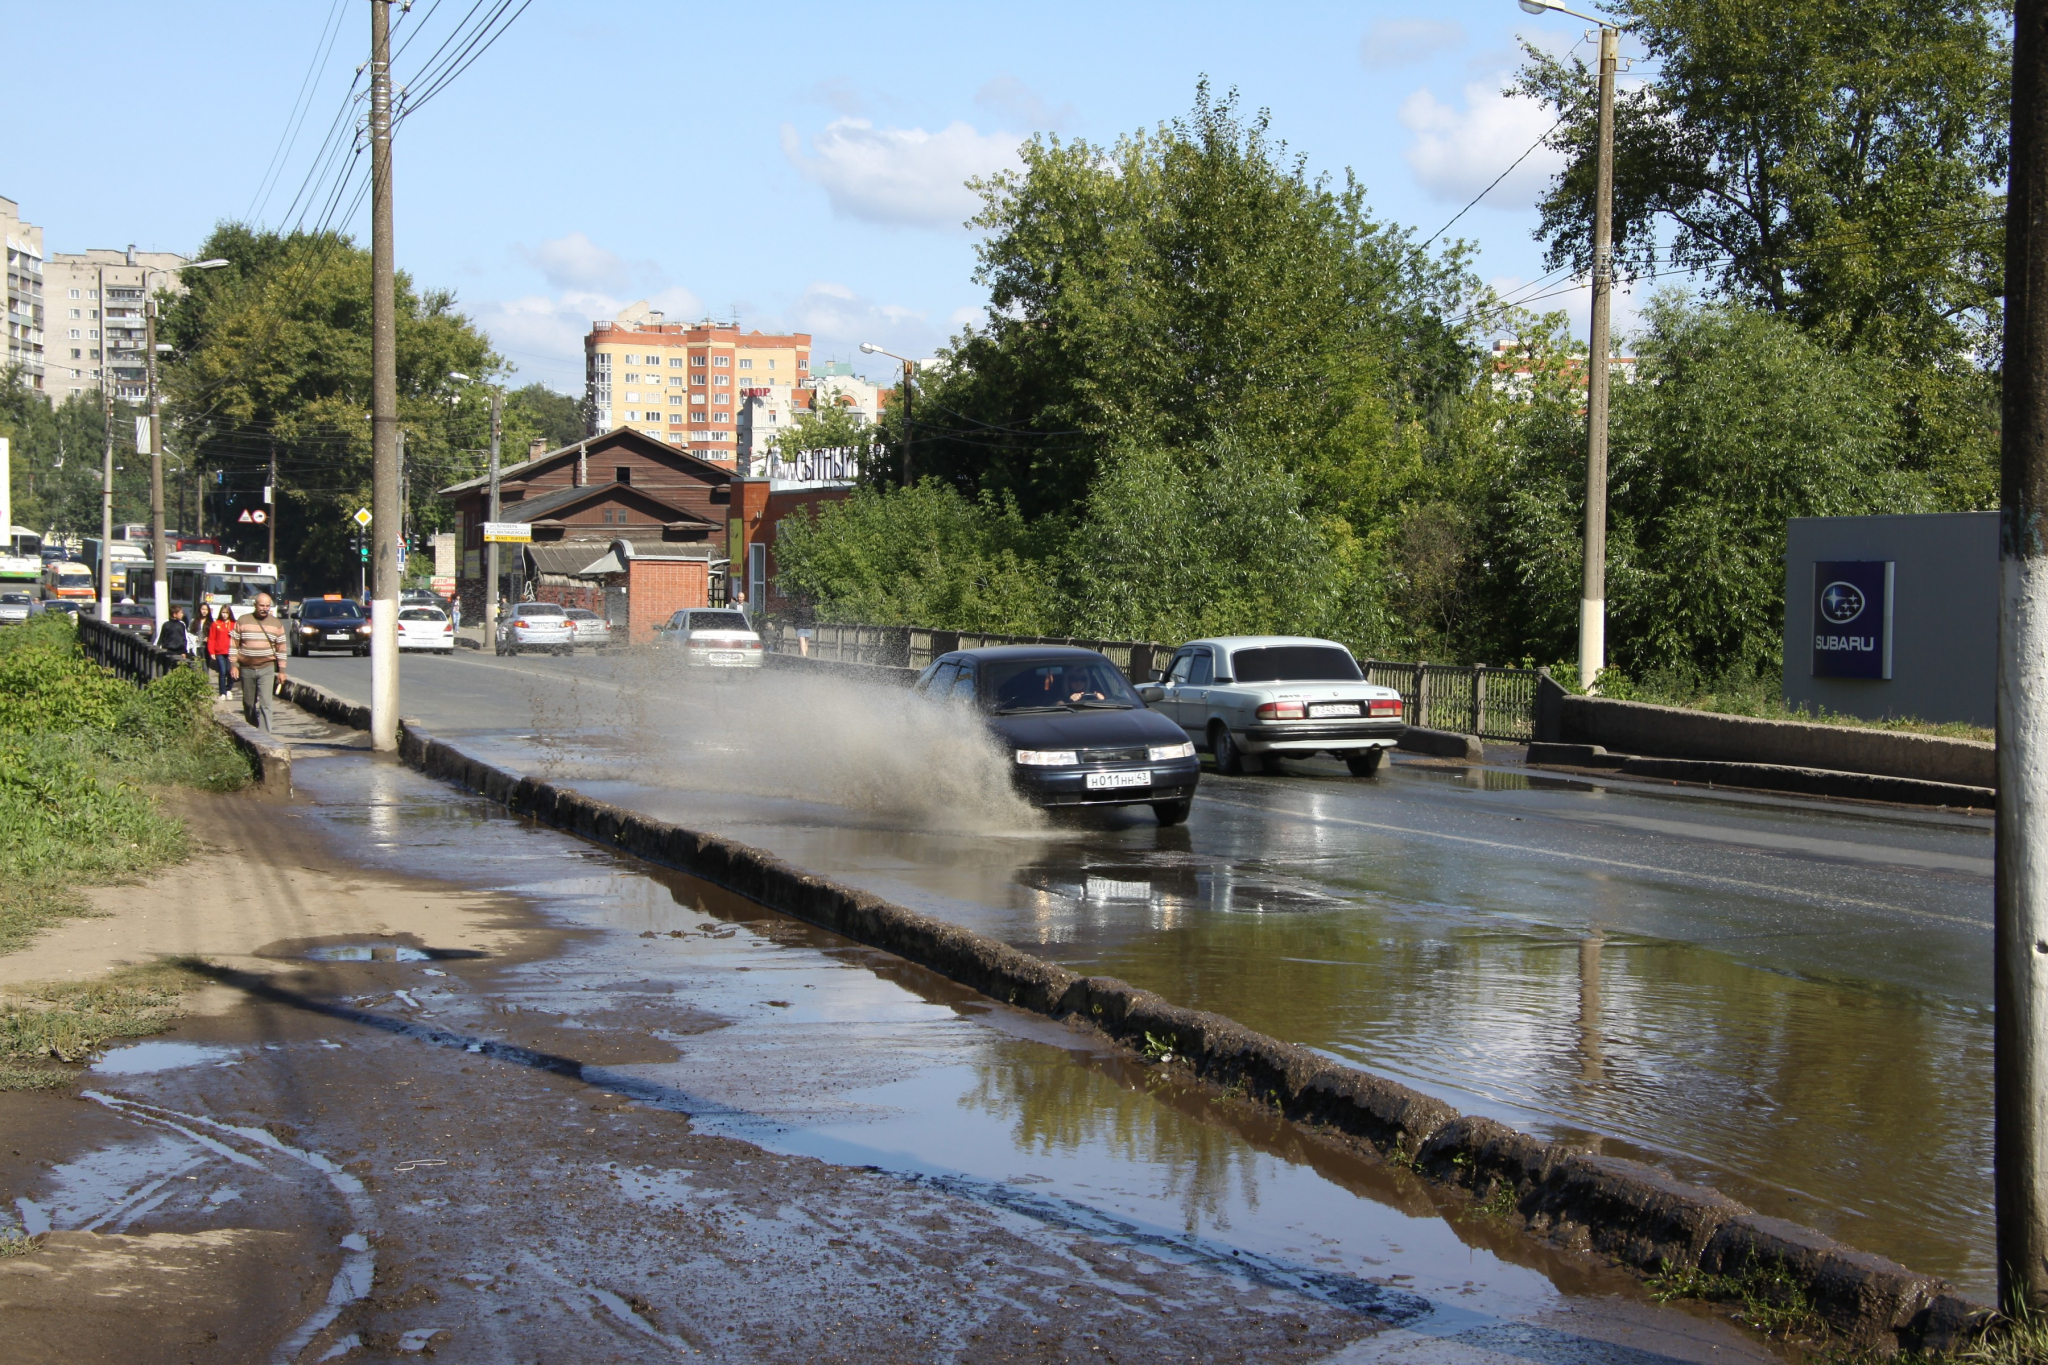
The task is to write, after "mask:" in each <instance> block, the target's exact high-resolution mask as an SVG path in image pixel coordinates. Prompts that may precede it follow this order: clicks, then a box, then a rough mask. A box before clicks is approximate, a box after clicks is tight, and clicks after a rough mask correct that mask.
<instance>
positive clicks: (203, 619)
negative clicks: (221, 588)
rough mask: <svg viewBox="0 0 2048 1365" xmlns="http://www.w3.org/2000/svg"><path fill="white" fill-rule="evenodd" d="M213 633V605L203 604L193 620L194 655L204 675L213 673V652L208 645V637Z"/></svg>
mask: <svg viewBox="0 0 2048 1365" xmlns="http://www.w3.org/2000/svg"><path fill="white" fill-rule="evenodd" d="M212 633H213V603H211V602H201V603H200V604H199V611H198V613H197V614H196V615H194V616H193V618H192V626H191V634H192V653H193V655H194V656H195V657H197V658H198V660H199V669H200V671H201V672H202V673H212V672H213V650H212V648H211V647H210V646H209V645H208V644H207V643H206V637H207V636H209V635H211V634H212Z"/></svg>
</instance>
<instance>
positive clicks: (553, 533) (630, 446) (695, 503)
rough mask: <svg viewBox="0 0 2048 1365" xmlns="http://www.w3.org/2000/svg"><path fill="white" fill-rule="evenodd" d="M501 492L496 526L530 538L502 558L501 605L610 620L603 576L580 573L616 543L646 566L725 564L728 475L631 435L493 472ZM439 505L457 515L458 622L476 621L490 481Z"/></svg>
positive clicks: (474, 482) (477, 481)
mask: <svg viewBox="0 0 2048 1365" xmlns="http://www.w3.org/2000/svg"><path fill="white" fill-rule="evenodd" d="M498 489H499V508H500V511H499V519H500V520H501V521H508V522H525V523H526V524H527V525H528V526H529V527H530V528H531V530H532V535H533V541H532V544H531V545H527V546H519V545H506V546H503V547H501V549H500V552H499V573H500V574H501V575H502V577H503V579H504V581H503V582H502V583H500V585H499V595H500V597H501V598H502V599H504V600H507V601H518V600H520V599H521V598H522V597H526V596H533V597H536V598H540V599H542V600H548V601H560V602H563V603H564V604H567V605H577V606H588V607H590V608H591V609H592V610H594V611H598V612H606V610H607V601H608V599H607V595H606V593H605V592H604V591H603V590H602V589H603V587H604V576H603V575H596V576H589V577H586V568H587V566H589V565H591V564H594V563H596V562H597V561H599V560H600V559H602V558H603V557H604V556H605V554H606V552H607V551H608V550H610V549H611V547H612V545H613V544H614V542H618V541H623V542H625V543H626V545H627V546H628V547H630V548H631V549H632V550H633V551H634V552H635V554H637V555H642V556H644V557H647V558H654V559H660V558H665V557H667V555H668V554H669V553H671V552H672V551H675V550H679V549H681V548H682V547H686V546H687V547H689V553H688V557H689V558H690V559H692V560H694V561H697V562H698V563H701V564H705V565H715V566H722V564H723V561H724V560H725V558H726V531H727V522H728V520H729V518H728V512H729V509H730V507H731V503H732V471H731V470H730V469H727V468H725V467H723V466H721V465H718V464H714V463H712V462H711V461H709V460H704V459H700V458H698V457H697V456H695V455H693V454H691V453H690V452H689V451H688V450H685V449H680V448H678V447H676V446H673V445H670V444H668V443H667V442H665V441H662V440H658V439H656V438H654V437H651V436H648V435H646V434H645V433H643V432H640V431H636V430H634V429H632V428H630V427H619V428H617V429H615V430H612V431H609V432H606V433H605V434H604V435H602V436H592V437H589V438H587V439H585V440H581V441H578V442H576V443H575V444H573V445H566V446H563V447H561V448H560V449H557V450H549V451H542V452H539V453H537V454H533V455H530V456H529V457H528V458H527V459H525V460H523V461H521V462H520V463H518V464H515V465H511V466H508V467H507V468H505V469H502V470H500V471H499V475H498ZM441 496H442V497H444V498H447V499H448V500H449V501H450V502H452V503H453V504H454V505H455V514H456V523H457V527H458V529H457V531H456V537H457V540H456V544H457V546H458V547H459V550H460V555H459V565H458V568H457V572H456V591H457V592H458V593H459V594H461V597H462V602H463V612H464V614H465V615H470V614H471V613H475V616H473V617H472V619H480V618H481V614H482V611H483V597H484V579H483V575H484V568H483V564H484V540H483V524H484V522H485V521H486V520H488V518H489V512H490V479H489V477H488V476H482V477H478V478H474V479H469V480H466V481H464V482H462V483H458V484H453V485H451V486H449V487H447V488H444V489H442V490H441ZM631 557H632V556H626V557H623V558H631ZM577 561H580V563H581V565H582V566H585V567H578V566H577V563H576V562H577ZM614 586H617V585H616V584H615V585H614ZM721 586H722V585H721Z"/></svg>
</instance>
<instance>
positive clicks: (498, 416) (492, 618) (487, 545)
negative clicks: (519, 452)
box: [484, 384, 505, 642]
mask: <svg viewBox="0 0 2048 1365" xmlns="http://www.w3.org/2000/svg"><path fill="white" fill-rule="evenodd" d="M499 399H500V394H499V393H498V388H497V385H495V384H493V385H492V386H491V515H490V517H489V518H488V520H490V521H496V520H497V519H498V441H499V439H500V438H501V437H502V436H503V435H504V430H505V423H504V412H503V410H502V409H501V408H500V407H499V406H498V404H499ZM497 632H498V542H497V541H495V540H492V539H490V538H489V537H488V536H486V537H485V538H484V638H485V640H486V641H487V642H489V641H495V640H496V639H497V638H498V634H497Z"/></svg>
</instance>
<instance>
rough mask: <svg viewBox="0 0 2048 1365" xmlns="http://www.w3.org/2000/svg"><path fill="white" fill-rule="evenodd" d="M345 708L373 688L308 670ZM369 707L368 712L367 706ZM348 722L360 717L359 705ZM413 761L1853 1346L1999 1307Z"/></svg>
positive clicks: (771, 867) (1413, 1100) (1876, 1345)
mask: <svg viewBox="0 0 2048 1365" xmlns="http://www.w3.org/2000/svg"><path fill="white" fill-rule="evenodd" d="M298 686H300V687H302V688H304V689H305V690H306V693H307V702H302V703H300V704H302V705H307V704H308V703H311V704H310V705H308V709H313V710H316V711H318V713H319V714H322V715H326V716H328V717H329V718H331V719H337V720H339V719H341V717H342V716H343V715H344V714H347V715H356V714H363V713H365V712H366V710H367V708H364V707H361V706H359V705H357V704H355V703H352V702H347V701H344V700H343V699H341V698H339V697H336V696H334V695H333V694H332V693H330V692H327V691H326V690H325V689H323V688H318V687H313V686H311V685H309V684H299V685H298ZM364 719H365V721H367V715H365V716H364ZM344 723H348V722H346V721H345V722H344ZM399 749H400V754H401V756H402V757H403V759H404V760H405V762H407V763H408V764H410V765H411V766H413V767H416V768H418V769H420V770H421V771H422V772H424V773H426V774H428V775H429V776H432V777H438V778H441V779H444V780H446V781H450V782H453V783H456V784H457V785H460V786H462V787H464V788H466V789H468V790H470V791H473V792H477V793H479V794H481V795H483V796H486V797H488V798H490V799H491V800H493V801H496V802H499V803H500V804H502V805H504V806H505V807H506V808H507V809H509V810H512V811H515V812H517V813H520V814H523V815H527V816H530V817H531V818H533V819H535V820H538V821H540V822H542V823H544V824H548V825H552V826H554V827H555V828H557V829H562V830H566V831H569V832H571V833H574V834H576V835H579V836H581V837H583V838H586V839H590V840H592V841H593V842H596V843H601V844H606V845H609V846H611V847H613V848H616V849H618V850H620V851H621V852H623V853H627V854H630V855H632V856H634V857H637V858H642V859H645V860H646V861H648V862H653V863H659V864H662V865H663V866H667V867H673V868H676V869H678V870H680V871H683V872H687V873H689V874H690V875H692V876H695V877H700V878H702V879H704V880H705V881H708V882H712V883H714V884H716V885H718V886H722V887H724V888H726V889H727V890H729V891H733V892H735V893H737V894H739V895H742V896H745V897H746V898H747V899H749V900H752V901H755V902H757V903H759V904H761V905H765V906H767V907H769V908H770V909H774V910H779V911H782V912H783V913H785V914H789V915H793V916H795V917H796V918H798V919H802V920H805V921H807V922H809V923H812V924H816V925H819V926H821V927H823V928H826V929H829V930H831V931H833V932H834V933H838V934H841V935H843V936H845V937H846V938H849V939H852V940H854V941H855V942H858V943H864V944H868V945H869V946H871V947H876V948H881V949H884V950H885V951H888V952H891V953H894V954H896V955H897V956H899V957H902V958H904V959H906V960H908V961H910V962H914V963H916V964H918V965H919V966H922V967H926V968H928V969H930V970H932V971H935V972H938V973H939V974H940V975H942V976H945V977H948V978H950V979H952V980H954V981H957V982H959V983H961V984H962V985H965V986H968V987H971V988H972V989H974V990H978V991H980V992H982V993H983V994H984V995H987V996H989V997H991V998H993V999H996V1000H1001V1001H1005V1002H1007V1003H1009V1004H1011V1005H1015V1006H1017V1007H1019V1008H1022V1009H1028V1010H1031V1011H1032V1012H1034V1013H1037V1014H1043V1015H1047V1016H1049V1017H1052V1018H1055V1019H1068V1020H1074V1021H1076V1022H1079V1023H1083V1024H1086V1025H1091V1026H1093V1027H1094V1028H1096V1029H1098V1030H1100V1031H1101V1032H1102V1033H1104V1034H1106V1035H1107V1036H1108V1037H1110V1038H1112V1039H1115V1040H1116V1041H1118V1042H1121V1043H1124V1044H1126V1045H1128V1046H1130V1047H1132V1048H1134V1049H1135V1050H1138V1051H1141V1052H1145V1053H1147V1054H1148V1055H1155V1056H1156V1055H1157V1054H1158V1053H1160V1052H1161V1051H1162V1050H1166V1051H1168V1052H1170V1055H1171V1059H1172V1062H1173V1063H1176V1064H1180V1065H1184V1066H1186V1067H1187V1068H1188V1069H1189V1070H1190V1071H1192V1072H1193V1073H1194V1074H1195V1075H1197V1076H1199V1077H1201V1078H1202V1079H1204V1080H1206V1081H1209V1082H1211V1083H1214V1084H1217V1085H1221V1086H1226V1087H1230V1088H1233V1089H1235V1090H1237V1091H1239V1092H1240V1093H1242V1094H1244V1095H1246V1097H1247V1098H1249V1099H1251V1100H1254V1101H1257V1102H1261V1103H1265V1104H1268V1105H1271V1106H1273V1107H1274V1108H1275V1109H1276V1110H1277V1111H1278V1112H1279V1113H1280V1114H1282V1115H1283V1116H1284V1117H1286V1118H1288V1119H1291V1120H1293V1121H1294V1122H1296V1123H1299V1124H1302V1125H1304V1126H1305V1127H1307V1128H1308V1129H1310V1130H1311V1131H1312V1132H1314V1133H1317V1134H1318V1135H1320V1136H1323V1137H1325V1138H1330V1139H1334V1140H1336V1141H1339V1142H1341V1143H1345V1144H1346V1145H1354V1146H1358V1145H1363V1146H1370V1147H1371V1148H1372V1149H1373V1150H1374V1151H1376V1152H1377V1153H1379V1154H1380V1155H1382V1156H1384V1157H1388V1158H1391V1159H1392V1160H1394V1161H1396V1162H1398V1163H1400V1164H1402V1165H1406V1166H1409V1167H1411V1168H1412V1169H1414V1170H1415V1171H1417V1172H1418V1173H1419V1174H1421V1175H1422V1176H1424V1177H1425V1178H1429V1179H1432V1180H1435V1181H1437V1182H1439V1183H1441V1184H1445V1185H1450V1186H1454V1187H1457V1188H1460V1189H1464V1190H1468V1191H1470V1192H1471V1194H1472V1195H1473V1197H1474V1198H1476V1199H1492V1198H1495V1197H1497V1194H1498V1192H1499V1190H1500V1189H1501V1188H1502V1187H1503V1186H1504V1187H1506V1188H1507V1189H1509V1190H1511V1191H1512V1192H1513V1203H1514V1207H1515V1209H1516V1210H1517V1212H1518V1213H1519V1214H1520V1216H1521V1217H1522V1218H1523V1219H1524V1220H1525V1223H1526V1226H1527V1228H1528V1230H1529V1232H1530V1233H1531V1235H1533V1236H1537V1237H1543V1238H1546V1239H1548V1240H1549V1241H1551V1242H1553V1243H1555V1244H1558V1245H1562V1246H1564V1247H1567V1248H1570V1249H1576V1250H1580V1251H1587V1252H1595V1253H1600V1254H1603V1255H1606V1256H1609V1257H1611V1258H1613V1259H1614V1260H1616V1261H1618V1262H1620V1263H1622V1264H1625V1265H1628V1266H1632V1267H1634V1268H1636V1269H1638V1270H1643V1271H1657V1270H1661V1269H1663V1268H1664V1267H1666V1266H1667V1265H1669V1266H1676V1267H1691V1266H1699V1267H1702V1268H1704V1269H1707V1270H1709V1271H1717V1272H1719V1273H1727V1274H1738V1275H1739V1274H1744V1273H1749V1272H1752V1271H1754V1270H1758V1269H1772V1268H1776V1269H1782V1270H1783V1271H1784V1272H1785V1273H1786V1274H1787V1275H1788V1276H1789V1277H1790V1278H1791V1279H1792V1280H1793V1281H1794V1283H1796V1284H1797V1285H1798V1286H1799V1287H1800V1288H1801V1290H1802V1291H1803V1292H1805V1293H1806V1295H1807V1296H1808V1298H1809V1299H1810V1300H1811V1301H1812V1303H1813V1305H1814V1310H1815V1312H1816V1313H1817V1314H1818V1315H1819V1316H1820V1317H1821V1319H1822V1320H1823V1321H1825V1322H1826V1323H1827V1325H1828V1327H1829V1328H1830V1329H1832V1330H1833V1331H1834V1332H1835V1333H1837V1334H1838V1335H1839V1336H1840V1337H1841V1338H1843V1340H1844V1341H1845V1342H1846V1343H1847V1344H1848V1345H1850V1346H1852V1347H1857V1348H1862V1349H1874V1350H1878V1351H1891V1350H1894V1349H1897V1348H1899V1347H1902V1346H1903V1347H1914V1348H1920V1349H1934V1350H1940V1349H1946V1348H1948V1347H1950V1346H1952V1345H1954V1344H1956V1343H1957V1342H1958V1341H1960V1340H1961V1338H1962V1336H1963V1334H1964V1333H1965V1332H1967V1331H1968V1330H1970V1329H1971V1328H1972V1327H1973V1326H1975V1325H1976V1324H1977V1323H1979V1322H1981V1320H1982V1319H1983V1317H1984V1315H1985V1314H1986V1313H1988V1312H1989V1310H1988V1309H1987V1308H1985V1307H1984V1306H1983V1305H1980V1304H1976V1303H1973V1302H1971V1301H1969V1300H1967V1299H1964V1298H1963V1297H1961V1296H1960V1295H1959V1294H1957V1293H1956V1292H1955V1291H1954V1290H1953V1289H1952V1288H1951V1287H1950V1286H1949V1285H1948V1283H1947V1282H1946V1281H1943V1280H1940V1279H1937V1278H1935V1277H1933V1276H1928V1275H1918V1274H1915V1273H1914V1272H1912V1271H1910V1270H1908V1269H1906V1268H1905V1267H1904V1266H1901V1265H1898V1264H1896V1263H1895V1262H1892V1261H1888V1260H1886V1259H1884V1258H1883V1257H1880V1256H1872V1255H1868V1254H1866V1253H1863V1252H1858V1251H1855V1250H1853V1249H1851V1248H1849V1247H1845V1246H1843V1245H1841V1244H1840V1243H1838V1242H1835V1241H1833V1240H1832V1239H1831V1238H1828V1237H1826V1236H1824V1235H1823V1234H1821V1233H1819V1232H1816V1231H1814V1230H1812V1229H1810V1228H1805V1227H1801V1226H1799V1225H1797V1224H1794V1223H1787V1222H1784V1221H1782V1220H1779V1219H1772V1218H1764V1217H1762V1216H1761V1215H1758V1214H1757V1213H1756V1212H1755V1211H1754V1210H1751V1209H1749V1208H1747V1207H1745V1206H1744V1205H1742V1204H1739V1203H1737V1202H1735V1201H1734V1200H1732V1199H1729V1198H1727V1197H1726V1196H1724V1195H1721V1194H1718V1193H1716V1192H1715V1191H1713V1190H1710V1189H1706V1188H1704V1187H1701V1186H1697V1185H1688V1184H1685V1183H1683V1182H1681V1181H1679V1180H1677V1179H1675V1178H1674V1177H1673V1176H1671V1175H1670V1174H1669V1173H1668V1172H1665V1171H1662V1170H1659V1169H1658V1168H1656V1167H1654V1166H1646V1165H1643V1164H1641V1163H1638V1162H1633V1161H1623V1160H1619V1159H1617V1158H1613V1157H1602V1156H1595V1155H1592V1154H1590V1153H1587V1152H1584V1151H1581V1150H1579V1149H1577V1148H1573V1147H1569V1146H1566V1145H1564V1144H1562V1143H1544V1142H1541V1141H1539V1140H1537V1139H1536V1138H1532V1137H1530V1136H1528V1135H1527V1134H1525V1133H1520V1132H1517V1131H1515V1130H1514V1129H1512V1128H1509V1127H1507V1126H1506V1125H1504V1124H1501V1123H1497V1122H1495V1121H1493V1120H1491V1119H1484V1118H1476V1117H1467V1116H1461V1115H1460V1114H1459V1113H1458V1112H1457V1111H1456V1110H1455V1109H1453V1108H1452V1107H1451V1106H1449V1105H1447V1104H1445V1103H1443V1102H1442V1101H1441V1100H1436V1099H1433V1098H1431V1097H1430V1096H1428V1095H1424V1094H1422V1093H1421V1092H1419V1091H1416V1090H1412V1089H1410V1088H1408V1087H1407V1086H1404V1085H1401V1084H1399V1083H1398V1082H1395V1081H1390V1080H1387V1079H1385V1078H1384V1077H1380V1076H1375V1075H1372V1074H1371V1073H1369V1072H1366V1071H1361V1070H1359V1069H1357V1068H1355V1067H1349V1066H1344V1065H1340V1064H1338V1063H1335V1062H1332V1061H1329V1060H1328V1059H1327V1058H1324V1057H1322V1056H1320V1055H1319V1054H1317V1053H1314V1052H1311V1051H1310V1050H1309V1049H1307V1048H1303V1047H1298V1046H1295V1045H1294V1044H1292V1043H1285V1042H1281V1041H1280V1040H1278V1039H1276V1038H1271V1037H1268V1036H1266V1035H1265V1034H1262V1033H1258V1032H1256V1031H1254V1030H1252V1029H1248V1028H1246V1027H1244V1026H1243V1025H1242V1024H1239V1023H1238V1022H1236V1021H1235V1020H1233V1019H1228V1018H1225V1017H1224V1016H1222V1015H1219V1014H1210V1013H1207V1012H1205V1011H1200V1010H1189V1009H1183V1008H1181V1007H1180V1006H1177V1005H1173V1004H1171V1003H1169V1002H1167V1001H1166V1000H1164V999H1162V998H1161V997H1160V996H1157V995H1155V994H1153V993H1152V992H1150V991H1146V990H1140V989H1138V988H1137V987H1135V986H1132V985H1129V984H1128V983H1126V982H1123V981H1118V980H1116V979H1114V978H1112V977H1083V976H1078V975H1076V974H1075V973H1073V972H1070V971H1068V970H1066V969H1065V968H1063V967H1058V966H1055V965H1053V964H1052V963H1049V962H1045V961H1043V960H1041V959H1039V958H1036V957H1033V956H1031V955H1030V954H1028V953H1025V952H1022V951H1020V950H1018V949H1016V948H1013V947H1011V946H1010V945H1009V944H1007V943H1003V942H1001V941H999V940H997V939H993V938H989V937H986V936H984V935H982V934H977V933H974V932H972V931H971V930H967V929H963V928H961V927H960V926H958V925H955V924H951V923H948V922H947V921H944V920H940V919H937V918H935V917H933V916H930V915H925V914H921V913H919V912H918V911H915V910H911V909H909V908H907V907H905V906H901V905H897V904H895V903H893V902H891V901H886V900H884V899H882V898H881V897H879V896H876V895H873V894H872V893H870V892H866V891H861V890H858V889H856V888H853V887H848V886H842V885H840V884H839V883H837V882H834V881H831V880H830V879H828V878H824V877H819V876H816V875H814V874H811V873H808V872H804V871H802V870H801V869H799V868H797V867H795V866H793V865H791V864H789V863H786V862H784V861H783V860H781V859H780V858H777V857H775V856H774V855H773V854H770V853H767V852H764V851H762V850H760V849H756V848H752V847H749V846H748V845H745V844H742V843H739V842H737V841H735V840H731V839H727V838H724V837H722V836H720V835H715V834H706V833H702V832H699V831H696V830H690V829H685V828H683V827H682V826H680V825H675V824H671V823H669V822H667V821H665V820H657V819H655V818H653V817H652V816H648V815H643V814H641V813H639V812H637V811H632V810H627V809H625V808H623V807H620V806H614V805H612V804H610V803H608V802H604V801H598V800H595V799H593V798H591V797H588V796H585V795H583V794H582V793H580V792H578V791H575V790H574V789H573V788H568V787H559V786H556V785H555V784H553V783H549V782H537V781H535V780H534V779H532V778H530V777H520V776H516V775H515V774H513V773H510V772H507V771H505V770H504V769H502V768H498V767H494V766H493V765H491V764H488V763H485V762H483V761H481V760H479V759H475V758H472V757H470V756H469V755H467V754H465V753H463V752H462V751H461V750H459V749H457V748H455V747H454V746H453V745H451V744H448V743H447V742H445V741H443V740H438V739H435V738H434V737H433V736H432V735H430V734H428V733H427V732H426V731H425V730H424V729H422V728H421V727H420V726H419V725H418V724H417V723H415V722H410V721H407V722H401V725H400V741H399Z"/></svg>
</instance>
